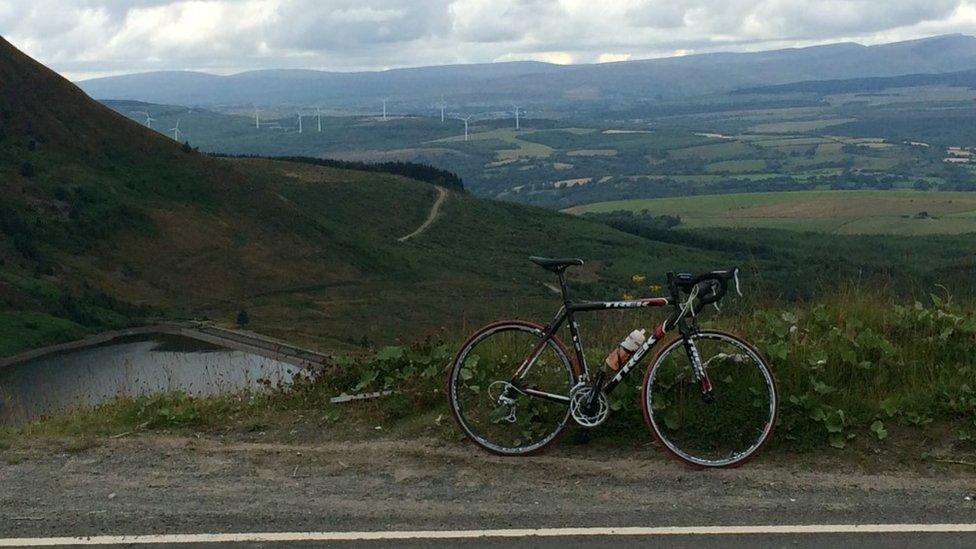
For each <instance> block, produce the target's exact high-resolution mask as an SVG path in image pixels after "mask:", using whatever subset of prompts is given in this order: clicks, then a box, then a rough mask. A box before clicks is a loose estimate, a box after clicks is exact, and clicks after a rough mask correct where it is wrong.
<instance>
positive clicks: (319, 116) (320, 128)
mask: <svg viewBox="0 0 976 549" xmlns="http://www.w3.org/2000/svg"><path fill="white" fill-rule="evenodd" d="M315 116H316V117H317V118H318V119H319V133H322V109H320V108H318V107H315Z"/></svg>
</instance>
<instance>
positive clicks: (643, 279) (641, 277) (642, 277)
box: [631, 275, 647, 284]
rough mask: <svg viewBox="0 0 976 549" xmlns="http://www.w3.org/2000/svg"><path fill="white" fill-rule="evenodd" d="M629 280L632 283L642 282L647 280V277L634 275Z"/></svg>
mask: <svg viewBox="0 0 976 549" xmlns="http://www.w3.org/2000/svg"><path fill="white" fill-rule="evenodd" d="M631 280H632V281H633V282H634V284H643V283H644V281H645V280H647V277H646V276H644V275H634V276H633V277H632V278H631Z"/></svg>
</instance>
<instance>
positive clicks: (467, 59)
mask: <svg viewBox="0 0 976 549" xmlns="http://www.w3.org/2000/svg"><path fill="white" fill-rule="evenodd" d="M951 32H962V33H966V34H976V0H612V1H611V0H602V1H601V0H561V1H556V0H454V1H451V0H201V1H190V2H182V1H171V0H130V1H125V0H0V35H2V36H3V37H4V38H6V39H7V40H9V41H11V42H12V43H13V44H14V45H15V46H17V47H19V48H21V49H23V50H24V51H26V52H27V53H28V54H30V55H31V56H33V57H34V58H36V59H38V60H40V61H41V62H43V63H45V64H47V65H48V66H50V67H52V68H54V69H55V70H58V71H59V72H61V73H62V74H64V75H66V76H68V77H69V78H72V79H76V80H77V79H80V78H87V77H92V76H101V75H106V74H118V73H125V72H137V71H146V70H159V69H195V70H204V71H209V72H218V73H228V72H238V71H241V70H248V69H258V68H284V67H288V68H296V67H301V68H318V69H331V70H341V71H348V70H364V69H365V70H373V69H384V68H392V67H404V66H420V65H437V64H449V63H472V62H491V61H508V60H516V59H536V60H543V61H551V62H555V63H587V62H601V61H616V60H624V59H639V58H648V57H662V56H671V55H684V54H689V53H701V52H709V51H718V50H723V51H743V50H759V49H771V48H779V47H793V46H803V45H811V44H820V43H825V42H835V41H846V40H853V41H857V42H861V43H866V44H875V43H881V42H892V41H897V40H904V39H911V38H919V37H923V36H929V35H933V34H944V33H951Z"/></svg>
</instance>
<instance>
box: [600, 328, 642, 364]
mask: <svg viewBox="0 0 976 549" xmlns="http://www.w3.org/2000/svg"><path fill="white" fill-rule="evenodd" d="M646 340H647V330H634V331H633V332H630V335H629V336H627V339H625V340H623V341H621V342H620V345H618V346H616V347H614V348H613V350H612V351H610V354H609V355H607V358H606V360H604V361H603V362H604V363H605V364H606V365H607V367H608V368H610V369H611V370H613V371H614V372H616V371H617V370H619V369H620V367H621V366H623V365H624V364H627V361H628V360H630V357H632V356H634V353H636V352H637V349H640V347H641V345H643V344H644V342H645V341H646Z"/></svg>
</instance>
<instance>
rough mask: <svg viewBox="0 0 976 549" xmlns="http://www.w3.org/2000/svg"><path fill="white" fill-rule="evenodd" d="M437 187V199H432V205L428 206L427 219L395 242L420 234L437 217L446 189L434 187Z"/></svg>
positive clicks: (445, 195) (404, 240)
mask: <svg viewBox="0 0 976 549" xmlns="http://www.w3.org/2000/svg"><path fill="white" fill-rule="evenodd" d="M434 188H435V189H437V199H436V200H434V205H433V206H431V208H430V213H429V214H427V219H426V220H425V221H424V222H423V223H422V224H421V225H420V226H419V227H417V230H416V231H414V232H412V233H410V234H408V235H407V236H401V237H400V238H398V239H397V242H406V241H407V240H410V239H411V238H413V237H415V236H418V235H420V234H422V233H423V232H424V231H426V230H427V229H428V228H430V226H431V225H433V224H434V220H436V219H437V214H438V213H440V211H441V205H442V204H444V200H445V199H446V198H447V191H446V190H445V189H444V188H443V187H434Z"/></svg>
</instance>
